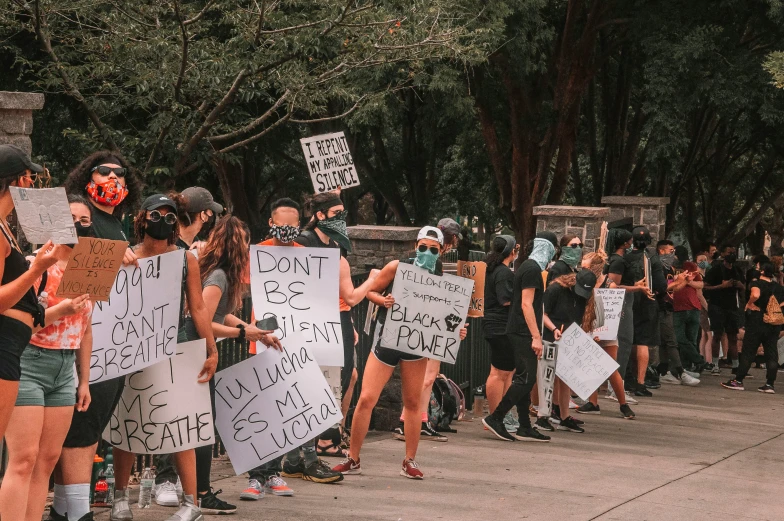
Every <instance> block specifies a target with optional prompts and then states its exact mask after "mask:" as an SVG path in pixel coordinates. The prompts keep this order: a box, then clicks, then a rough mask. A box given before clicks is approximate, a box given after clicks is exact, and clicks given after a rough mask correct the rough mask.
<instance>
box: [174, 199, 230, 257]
mask: <svg viewBox="0 0 784 521" xmlns="http://www.w3.org/2000/svg"><path fill="white" fill-rule="evenodd" d="M180 197H181V198H182V204H180V206H181V208H182V210H181V211H180V214H179V216H178V217H179V220H180V223H179V229H180V233H179V236H178V237H177V243H176V244H177V247H178V248H182V249H183V250H190V249H196V248H197V247H198V245H199V244H202V243H201V241H206V240H207V238H208V237H209V236H210V232H211V231H212V229H213V227H214V226H215V223H216V222H217V219H218V216H219V215H220V214H222V213H223V206H221V205H220V204H218V203H216V202H215V199H213V197H212V194H211V193H210V192H209V190H207V189H206V188H202V187H200V186H192V187H190V188H186V189H185V190H183V191H182V192H180ZM197 251H198V250H197Z"/></svg>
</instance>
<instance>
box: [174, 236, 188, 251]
mask: <svg viewBox="0 0 784 521" xmlns="http://www.w3.org/2000/svg"><path fill="white" fill-rule="evenodd" d="M174 245H175V246H177V247H178V248H179V249H181V250H190V249H191V247H190V246H189V245H188V243H187V242H185V241H183V240H182V239H181V238H179V237H177V241H176V242H175V243H174Z"/></svg>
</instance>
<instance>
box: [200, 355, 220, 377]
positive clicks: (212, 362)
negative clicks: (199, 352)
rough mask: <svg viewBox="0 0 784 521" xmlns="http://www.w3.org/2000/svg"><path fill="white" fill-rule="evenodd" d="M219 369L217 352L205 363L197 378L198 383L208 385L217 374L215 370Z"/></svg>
mask: <svg viewBox="0 0 784 521" xmlns="http://www.w3.org/2000/svg"><path fill="white" fill-rule="evenodd" d="M217 368H218V353H217V352H215V353H213V354H211V355H210V356H208V357H207V360H205V361H204V365H203V366H202V368H201V371H199V375H198V376H197V378H198V381H199V383H200V384H203V383H207V382H209V381H210V380H211V379H212V376H213V375H214V374H215V370H216V369H217Z"/></svg>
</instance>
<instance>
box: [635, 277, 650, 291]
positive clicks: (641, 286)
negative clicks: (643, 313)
mask: <svg viewBox="0 0 784 521" xmlns="http://www.w3.org/2000/svg"><path fill="white" fill-rule="evenodd" d="M647 287H648V280H647V279H644V278H643V279H640V280H638V281H637V282H635V283H634V288H635V291H645V289H646V288H647Z"/></svg>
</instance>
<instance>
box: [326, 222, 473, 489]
mask: <svg viewBox="0 0 784 521" xmlns="http://www.w3.org/2000/svg"><path fill="white" fill-rule="evenodd" d="M443 249H444V236H443V234H442V233H441V230H439V229H438V228H434V227H432V226H425V227H424V228H422V229H421V230H419V234H418V237H417V246H416V259H415V260H413V261H409V262H411V263H412V264H414V265H415V266H418V267H420V268H423V269H425V270H427V271H429V272H430V273H433V274H435V275H441V274H442V273H441V270H440V269H438V257H439V256H440V255H441V252H442V251H443ZM400 262H406V261H392V262H390V263H389V264H387V265H386V266H384V268H383V269H382V270H381V274H380V275H379V277H378V279H377V280H376V281H375V282H374V284H373V287H372V288H371V290H370V291H369V292H368V299H369V300H370V301H371V302H373V303H374V304H376V305H377V306H379V311H378V318H377V322H376V325H375V334H374V336H373V340H374V341H373V344H374V347H373V356H371V357H369V358H368V360H367V364H366V365H365V372H364V374H363V377H362V381H363V382H364V383H363V385H362V394H361V395H360V397H359V402H358V403H357V406H356V408H355V409H354V421H353V424H352V430H351V444H350V447H349V457H348V458H347V459H346V460H345V461H343V462H342V463H341V464H340V465H338V466H336V467H335V468H334V469H333V470H335V471H338V472H341V473H342V474H361V473H362V468H361V467H360V461H359V454H360V451H361V450H362V443H363V442H364V441H365V436H366V435H367V431H368V428H369V427H370V415H371V413H372V412H373V407H375V406H376V403H377V402H378V398H379V396H381V391H382V389H383V388H384V385H386V383H387V381H389V378H390V377H391V376H392V372H393V371H394V370H395V367H396V366H397V365H398V364H400V376H401V380H402V385H403V407H404V411H405V414H406V418H405V429H406V433H405V434H406V456H405V459H404V460H403V466H402V469H401V471H400V475H401V476H405V477H407V478H410V479H422V478H423V477H424V474H422V471H421V470H419V466H418V465H417V463H416V461H414V458H415V457H416V452H417V447H418V446H419V438H420V423H419V400H420V395H421V394H422V382H424V379H425V370H426V369H427V361H428V359H426V358H423V357H421V356H418V355H412V354H409V353H403V352H401V351H396V350H394V349H387V348H385V347H381V344H380V339H381V335H382V332H383V329H384V322H385V320H386V316H387V311H388V310H389V308H391V307H392V305H393V304H394V303H395V299H394V298H393V297H392V285H393V282H394V280H395V273H396V272H397V267H398V264H400ZM466 334H467V330H466V328H465V327H463V328H461V329H460V339H461V340H462V339H464V338H465V337H466Z"/></svg>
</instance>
